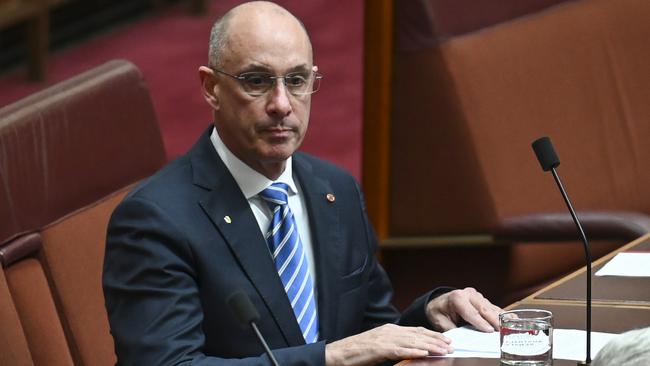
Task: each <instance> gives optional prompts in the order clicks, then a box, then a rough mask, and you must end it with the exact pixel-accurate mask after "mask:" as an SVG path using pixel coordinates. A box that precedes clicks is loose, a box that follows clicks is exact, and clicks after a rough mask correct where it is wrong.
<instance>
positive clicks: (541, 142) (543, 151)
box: [533, 136, 560, 172]
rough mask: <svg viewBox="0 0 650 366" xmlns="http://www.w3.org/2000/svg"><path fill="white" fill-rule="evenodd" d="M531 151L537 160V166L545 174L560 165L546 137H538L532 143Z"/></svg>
mask: <svg viewBox="0 0 650 366" xmlns="http://www.w3.org/2000/svg"><path fill="white" fill-rule="evenodd" d="M533 150H534V151H535V155H537V160H539V165H541V166H542V169H544V171H545V172H547V171H549V170H551V169H553V168H557V167H558V166H559V165H560V158H558V157H557V154H556V153H555V148H553V143H551V139H550V138H549V137H548V136H544V137H540V138H538V139H537V140H535V141H533Z"/></svg>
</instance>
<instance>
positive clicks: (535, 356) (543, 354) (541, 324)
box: [499, 309, 553, 366]
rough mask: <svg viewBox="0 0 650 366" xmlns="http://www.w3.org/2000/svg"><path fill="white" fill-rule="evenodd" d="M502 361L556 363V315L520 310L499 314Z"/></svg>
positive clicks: (534, 365)
mask: <svg viewBox="0 0 650 366" xmlns="http://www.w3.org/2000/svg"><path fill="white" fill-rule="evenodd" d="M499 325H500V328H501V329H500V333H501V336H500V339H501V342H500V346H501V364H502V365H510V366H523V365H527V366H542V365H552V364H553V314H552V313H551V312H550V311H547V310H540V309H520V310H511V311H506V312H504V313H501V314H499Z"/></svg>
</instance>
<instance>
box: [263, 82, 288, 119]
mask: <svg viewBox="0 0 650 366" xmlns="http://www.w3.org/2000/svg"><path fill="white" fill-rule="evenodd" d="M267 97H268V98H269V99H268V102H267V104H266V113H268V114H269V115H272V116H275V117H279V118H284V117H286V116H288V115H290V114H291V111H292V107H291V100H290V96H289V91H288V90H287V87H286V85H284V83H283V82H282V80H278V82H277V83H276V84H275V85H274V86H273V88H272V89H271V90H269V92H268V95H267Z"/></svg>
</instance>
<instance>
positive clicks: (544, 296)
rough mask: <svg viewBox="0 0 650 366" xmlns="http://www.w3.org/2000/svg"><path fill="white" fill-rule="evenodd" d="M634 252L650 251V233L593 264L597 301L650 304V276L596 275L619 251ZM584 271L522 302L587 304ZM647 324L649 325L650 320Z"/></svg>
mask: <svg viewBox="0 0 650 366" xmlns="http://www.w3.org/2000/svg"><path fill="white" fill-rule="evenodd" d="M634 251H643V252H648V251H650V234H649V235H645V236H642V237H641V238H639V239H637V240H635V241H633V242H631V243H629V244H627V245H625V246H623V247H621V248H620V249H618V250H616V251H614V252H612V253H610V254H608V255H606V256H604V257H602V258H600V259H599V260H597V261H595V262H594V263H593V265H592V267H593V271H592V276H591V281H592V282H591V283H592V302H593V303H594V304H605V305H638V306H644V307H650V277H612V276H606V277H598V276H595V275H593V274H594V273H596V272H597V271H598V270H599V269H600V268H601V267H602V266H603V265H605V263H607V262H608V261H609V260H610V259H612V258H613V257H614V256H615V255H616V254H618V253H621V252H634ZM585 272H586V270H585V268H584V267H583V268H581V269H579V270H577V271H575V272H574V273H572V274H570V275H568V276H566V277H564V278H562V279H561V280H558V281H556V282H555V283H553V284H551V285H549V286H547V287H545V288H543V289H541V290H539V291H537V292H536V293H534V294H532V295H530V296H528V297H527V298H525V299H524V300H522V301H521V302H526V303H530V304H535V303H539V302H542V303H544V302H547V301H555V302H558V301H559V302H579V303H584V302H585V298H586V282H587V281H586V278H585V277H586V273H585ZM646 325H650V323H647V324H646Z"/></svg>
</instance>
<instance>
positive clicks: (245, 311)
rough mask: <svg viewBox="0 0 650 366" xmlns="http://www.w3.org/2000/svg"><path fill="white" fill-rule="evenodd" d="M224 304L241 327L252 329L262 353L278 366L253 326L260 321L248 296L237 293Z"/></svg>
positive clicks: (262, 338) (264, 341)
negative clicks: (226, 304) (262, 350)
mask: <svg viewBox="0 0 650 366" xmlns="http://www.w3.org/2000/svg"><path fill="white" fill-rule="evenodd" d="M226 302H227V303H228V306H229V307H230V310H231V311H232V312H233V314H234V315H235V317H236V318H237V320H239V322H240V323H241V325H242V327H244V328H246V327H249V326H250V327H251V328H253V331H254V332H255V335H256V336H257V339H258V340H259V341H260V344H261V345H262V347H264V352H266V354H267V355H268V356H269V358H270V359H271V363H273V366H279V364H278V360H276V359H275V356H273V352H271V349H270V348H269V345H268V344H266V340H264V337H263V336H262V333H260V330H259V329H258V328H257V324H255V322H256V321H258V320H260V314H259V313H258V312H257V310H256V309H255V306H254V305H253V303H252V302H251V300H250V299H249V298H248V295H246V294H245V293H244V292H241V291H237V292H235V293H233V294H232V295H230V296H229V297H228V299H227V300H226Z"/></svg>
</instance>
